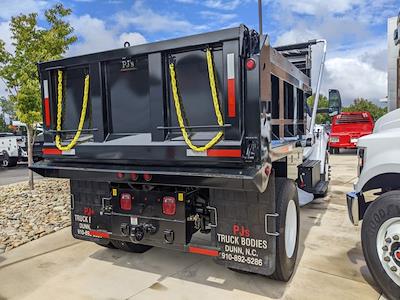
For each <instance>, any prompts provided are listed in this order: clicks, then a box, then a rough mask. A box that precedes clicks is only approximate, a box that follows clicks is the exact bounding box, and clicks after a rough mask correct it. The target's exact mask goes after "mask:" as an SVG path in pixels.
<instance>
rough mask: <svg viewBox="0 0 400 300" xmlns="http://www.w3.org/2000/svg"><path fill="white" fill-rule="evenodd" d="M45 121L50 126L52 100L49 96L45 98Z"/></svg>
mask: <svg viewBox="0 0 400 300" xmlns="http://www.w3.org/2000/svg"><path fill="white" fill-rule="evenodd" d="M44 123H45V125H46V126H47V127H50V101H49V98H44Z"/></svg>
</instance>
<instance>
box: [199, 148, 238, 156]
mask: <svg viewBox="0 0 400 300" xmlns="http://www.w3.org/2000/svg"><path fill="white" fill-rule="evenodd" d="M207 156H210V157H241V156H242V151H241V150H240V149H209V150H207Z"/></svg>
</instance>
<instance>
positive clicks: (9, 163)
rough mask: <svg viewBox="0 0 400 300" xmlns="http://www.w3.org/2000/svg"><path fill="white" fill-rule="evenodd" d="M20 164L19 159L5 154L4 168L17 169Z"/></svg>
mask: <svg viewBox="0 0 400 300" xmlns="http://www.w3.org/2000/svg"><path fill="white" fill-rule="evenodd" d="M17 163H18V159H17V158H15V157H10V156H9V155H8V153H7V152H4V153H3V167H5V168H9V167H15V166H16V165H17Z"/></svg>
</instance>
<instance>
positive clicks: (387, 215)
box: [361, 191, 400, 300]
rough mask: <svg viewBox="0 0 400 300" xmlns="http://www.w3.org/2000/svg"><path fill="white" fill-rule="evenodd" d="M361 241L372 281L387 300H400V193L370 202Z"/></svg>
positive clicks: (392, 193) (385, 195)
mask: <svg viewBox="0 0 400 300" xmlns="http://www.w3.org/2000/svg"><path fill="white" fill-rule="evenodd" d="M361 241H362V248H363V252H364V256H365V260H366V262H367V266H368V268H369V270H370V272H371V274H372V276H373V278H374V279H375V281H376V282H377V283H378V285H379V286H380V287H381V288H382V290H383V292H384V293H385V295H386V296H387V297H388V298H389V299H392V300H395V299H397V300H398V299H400V191H392V192H387V193H385V194H383V195H381V196H380V197H378V198H377V199H376V200H375V201H374V202H372V203H371V205H370V206H369V207H368V209H367V211H366V212H365V215H364V219H363V225H362V229H361Z"/></svg>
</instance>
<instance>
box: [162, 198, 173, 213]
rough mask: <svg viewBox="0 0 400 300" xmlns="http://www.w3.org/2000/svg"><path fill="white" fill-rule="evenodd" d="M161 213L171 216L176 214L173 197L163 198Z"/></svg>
mask: <svg viewBox="0 0 400 300" xmlns="http://www.w3.org/2000/svg"><path fill="white" fill-rule="evenodd" d="M162 212H163V214H164V215H167V216H173V215H175V213H176V199H175V198H174V197H170V196H165V197H164V198H163V202H162Z"/></svg>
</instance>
